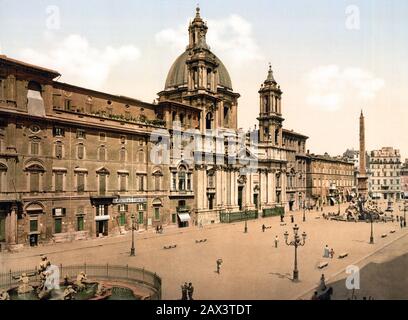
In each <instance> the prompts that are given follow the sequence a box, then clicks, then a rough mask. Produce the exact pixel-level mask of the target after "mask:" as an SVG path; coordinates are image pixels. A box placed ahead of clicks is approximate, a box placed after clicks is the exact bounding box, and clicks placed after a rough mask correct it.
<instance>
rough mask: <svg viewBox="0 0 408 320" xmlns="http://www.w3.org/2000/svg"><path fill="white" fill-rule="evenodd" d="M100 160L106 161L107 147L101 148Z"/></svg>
mask: <svg viewBox="0 0 408 320" xmlns="http://www.w3.org/2000/svg"><path fill="white" fill-rule="evenodd" d="M99 160H100V161H106V148H105V146H101V147H99Z"/></svg>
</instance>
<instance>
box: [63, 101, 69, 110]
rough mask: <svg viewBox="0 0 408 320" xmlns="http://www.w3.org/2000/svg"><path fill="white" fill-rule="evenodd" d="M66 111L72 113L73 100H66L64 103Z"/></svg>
mask: <svg viewBox="0 0 408 320" xmlns="http://www.w3.org/2000/svg"><path fill="white" fill-rule="evenodd" d="M64 109H65V110H66V111H70V110H71V100H65V101H64Z"/></svg>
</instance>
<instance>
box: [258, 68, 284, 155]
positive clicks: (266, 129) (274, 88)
mask: <svg viewBox="0 0 408 320" xmlns="http://www.w3.org/2000/svg"><path fill="white" fill-rule="evenodd" d="M259 98H260V102H259V117H258V121H259V141H260V142H266V143H271V144H272V145H274V146H278V147H281V146H282V122H283V121H284V119H283V118H282V107H281V100H282V91H281V89H280V86H279V85H278V83H277V82H276V80H275V78H274V76H273V71H272V66H271V65H270V64H269V70H268V76H267V78H266V80H265V81H264V83H263V84H262V85H261V89H260V90H259Z"/></svg>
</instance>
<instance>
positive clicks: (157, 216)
mask: <svg viewBox="0 0 408 320" xmlns="http://www.w3.org/2000/svg"><path fill="white" fill-rule="evenodd" d="M154 220H156V221H159V220H160V208H154Z"/></svg>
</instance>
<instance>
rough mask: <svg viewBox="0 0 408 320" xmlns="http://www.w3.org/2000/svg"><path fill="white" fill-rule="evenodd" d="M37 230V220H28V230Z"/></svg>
mask: <svg viewBox="0 0 408 320" xmlns="http://www.w3.org/2000/svg"><path fill="white" fill-rule="evenodd" d="M37 231H38V220H30V232H37Z"/></svg>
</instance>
